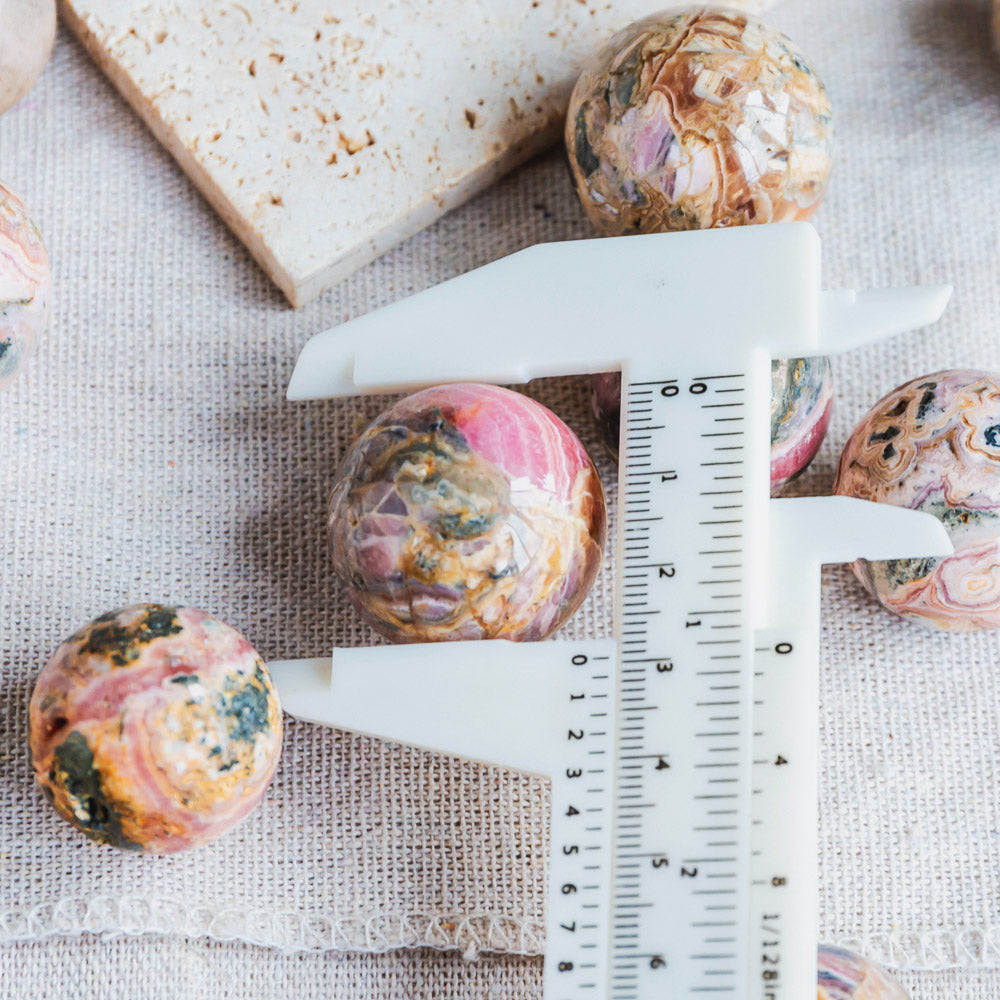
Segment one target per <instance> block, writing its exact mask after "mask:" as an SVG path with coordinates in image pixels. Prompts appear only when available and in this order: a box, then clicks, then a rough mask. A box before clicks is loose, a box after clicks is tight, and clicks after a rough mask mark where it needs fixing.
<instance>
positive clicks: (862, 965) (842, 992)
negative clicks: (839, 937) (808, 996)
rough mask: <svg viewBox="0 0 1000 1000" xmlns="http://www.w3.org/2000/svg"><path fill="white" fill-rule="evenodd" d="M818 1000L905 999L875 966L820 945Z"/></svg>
mask: <svg viewBox="0 0 1000 1000" xmlns="http://www.w3.org/2000/svg"><path fill="white" fill-rule="evenodd" d="M817 985H818V1000H908V998H907V996H906V994H905V993H904V992H903V988H902V987H901V986H900V985H899V983H897V982H895V981H894V980H892V979H890V978H889V977H888V976H887V975H886V974H885V973H884V972H883V971H882V970H881V969H880V968H879V967H878V966H877V965H874V964H873V963H871V962H869V961H867V960H866V959H864V958H861V956H860V955H855V954H854V953H853V952H850V951H847V950H846V949H844V948H833V947H831V946H830V945H820V949H819V976H818V983H817Z"/></svg>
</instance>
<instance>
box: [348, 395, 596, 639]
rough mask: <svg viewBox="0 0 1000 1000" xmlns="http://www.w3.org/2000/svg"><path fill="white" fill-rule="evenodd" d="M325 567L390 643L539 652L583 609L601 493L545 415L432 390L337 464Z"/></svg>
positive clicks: (518, 403) (379, 424)
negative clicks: (525, 644) (482, 643)
mask: <svg viewBox="0 0 1000 1000" xmlns="http://www.w3.org/2000/svg"><path fill="white" fill-rule="evenodd" d="M330 532H331V536H332V541H333V554H334V565H335V568H336V570H337V573H338V575H339V576H340V577H341V579H342V580H343V582H344V584H345V585H346V588H347V591H348V593H349V595H350V598H351V601H352V603H353V604H354V606H355V607H356V608H357V610H358V612H359V613H360V614H361V616H362V617H363V618H364V619H365V621H367V622H368V623H369V624H370V625H371V626H372V627H373V628H374V629H375V630H376V631H378V632H379V633H381V634H382V635H384V636H386V637H387V638H389V639H391V640H393V641H394V642H434V641H441V640H452V639H515V640H534V639H543V638H545V637H546V636H548V635H551V634H552V633H553V632H554V631H555V630H556V629H558V628H559V627H560V626H561V625H562V624H563V623H564V622H565V621H566V620H567V619H568V618H569V617H570V615H572V614H573V612H574V611H576V609H577V608H578V607H579V606H580V604H581V603H582V601H583V599H584V598H585V597H586V595H587V592H588V591H589V589H590V587H591V585H592V584H593V582H594V579H595V577H596V575H597V572H598V570H599V568H600V564H601V559H602V554H603V548H604V539H605V533H606V510H605V502H604V491H603V489H602V487H601V481H600V478H599V477H598V474H597V470H596V469H595V468H594V464H593V462H591V460H590V457H589V456H588V454H587V452H586V449H585V448H584V447H583V445H582V444H581V443H580V441H579V439H578V438H577V437H576V435H575V434H574V433H573V432H572V431H571V430H570V429H569V428H568V427H567V426H566V424H565V423H563V421H562V420H560V419H559V418H558V417H557V416H556V415H555V414H554V413H552V412H551V411H550V410H548V409H546V408H545V407H544V406H542V405H541V404H540V403H536V402H535V401H534V400H532V399H529V398H528V397H527V396H523V395H521V394H520V393H517V392H512V391H510V390H508V389H502V388H499V387H497V386H490V385H477V384H471V383H466V384H460V385H447V386H436V387H433V388H430V389H425V390H423V391H422V392H418V393H415V394H414V395H412V396H408V397H407V398H405V399H403V400H401V401H400V402H398V403H396V404H395V405H394V406H393V407H391V408H390V409H389V410H387V411H386V412H385V413H383V414H382V415H381V416H379V417H378V418H377V419H376V420H375V421H374V422H373V423H372V424H371V426H370V427H368V429H367V430H366V431H365V432H364V433H363V434H362V435H361V437H360V438H359V439H358V440H357V441H356V442H355V444H354V445H353V446H352V447H351V449H350V450H349V451H348V453H347V455H346V456H345V458H344V460H343V462H342V464H341V466H340V469H339V470H338V473H337V477H336V482H335V485H334V488H333V496H332V500H331V506H330Z"/></svg>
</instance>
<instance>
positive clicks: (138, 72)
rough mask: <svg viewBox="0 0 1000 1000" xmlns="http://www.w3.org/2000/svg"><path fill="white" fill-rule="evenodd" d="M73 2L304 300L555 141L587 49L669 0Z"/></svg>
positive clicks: (233, 218) (239, 231)
mask: <svg viewBox="0 0 1000 1000" xmlns="http://www.w3.org/2000/svg"><path fill="white" fill-rule="evenodd" d="M766 2H767V0H745V2H743V3H735V4H734V2H732V0H731V2H730V4H729V5H730V6H734V5H737V6H741V7H744V8H746V9H752V10H759V9H760V8H761V7H762V6H763V5H764V4H765V3H766ZM61 4H62V6H61V11H62V15H63V19H64V21H65V23H66V24H67V25H68V26H69V27H70V28H71V29H72V30H73V31H74V33H75V34H76V35H77V36H78V37H79V38H80V39H81V41H82V42H83V44H84V45H85V46H86V47H87V49H88V50H89V51H90V53H91V55H92V56H93V57H94V59H96V61H97V62H98V64H99V65H100V66H101V67H102V69H103V70H104V71H105V72H106V73H107V75H108V76H109V77H110V78H111V80H112V81H113V82H114V84H115V86H117V87H118V89H119V90H120V91H121V92H122V94H123V95H124V96H125V98H126V99H127V100H128V101H129V103H130V104H131V105H132V106H133V107H134V108H135V110H136V111H137V112H138V113H139V114H140V115H141V116H142V117H143V119H144V120H145V121H146V123H147V125H149V127H150V128H151V129H152V131H153V132H154V134H155V135H156V136H157V138H158V139H159V140H160V141H161V142H162V143H163V144H164V145H165V146H166V147H167V149H168V150H169V151H170V152H171V153H172V154H173V156H174V157H175V158H176V159H177V161H178V163H180V165H181V167H182V168H183V169H184V170H185V172H186V173H187V174H188V176H189V177H190V178H191V179H192V180H193V181H194V183H195V184H197V186H198V187H199V188H200V189H201V191H202V193H203V194H204V195H205V197H206V198H208V200H209V201H210V202H211V203H212V205H213V206H214V207H215V208H216V210H217V211H218V212H219V214H220V215H221V216H222V218H223V219H224V220H225V221H226V223H227V224H228V225H229V226H230V227H231V228H232V230H233V231H234V232H235V233H236V235H237V236H238V237H239V238H240V239H241V240H242V241H243V242H244V243H245V244H246V246H247V248H248V249H249V250H250V252H251V253H252V254H253V255H254V257H255V258H256V259H257V261H258V262H259V263H260V264H261V266H262V267H263V268H264V269H265V270H266V271H267V273H268V274H269V275H270V276H271V278H272V279H273V280H274V282H275V283H276V284H277V285H278V286H279V287H280V288H281V290H282V291H283V292H284V293H285V295H286V296H287V297H288V298H289V300H290V301H291V302H292V304H293V305H296V306H298V305H302V304H304V303H305V302H307V301H309V300H310V299H312V298H314V297H315V296H316V295H318V294H320V293H321V292H322V291H324V290H325V289H327V288H329V287H331V286H332V285H333V284H335V283H336V282H337V281H339V280H340V279H342V278H344V277H346V276H347V275H348V274H350V273H351V272H352V271H354V270H356V269H357V268H358V267H361V266H362V265H363V264H366V263H368V262H369V261H370V260H372V259H373V258H374V257H377V256H378V255H379V254H381V253H383V252H384V251H385V250H387V249H389V248H390V247H392V246H393V245H395V244H396V243H398V242H399V241H400V240H402V239H405V238H406V237H407V236H410V235H412V234H413V233H415V232H417V231H418V230H420V229H422V228H423V227H425V226H426V225H428V224H429V223H431V222H432V221H433V220H434V219H436V218H437V217H438V216H440V215H441V214H443V213H444V212H446V211H447V210H448V209H450V208H453V207H454V206H456V205H458V204H460V203H461V202H463V201H465V200H466V199H467V198H468V197H469V196H470V195H472V194H474V193H475V192H476V191H478V190H480V189H482V188H483V187H485V186H487V185H488V184H490V183H491V182H492V181H494V180H495V179H496V178H497V177H499V176H500V175H501V174H503V173H504V172H506V171H507V170H509V169H510V168H512V167H514V166H516V165H517V164H518V163H520V162H522V161H524V160H526V159H527V158H528V157H530V156H531V155H532V154H533V153H535V152H537V151H538V150H540V149H542V148H543V147H545V146H546V145H548V144H549V143H550V142H552V141H554V140H555V139H556V138H557V137H558V135H559V133H560V131H561V128H562V123H563V117H564V115H565V112H566V105H567V102H568V100H569V94H570V91H571V89H572V87H573V84H574V82H575V80H576V77H577V74H578V73H579V71H580V67H581V66H582V65H583V64H584V62H585V61H586V60H587V58H588V57H589V56H590V55H591V54H592V52H593V51H595V50H596V49H597V48H598V47H599V46H600V45H602V44H604V42H606V41H607V39H608V38H609V37H610V36H611V35H612V34H613V33H614V32H615V31H616V30H618V29H620V28H622V27H624V26H625V25H627V24H628V23H629V22H630V21H633V20H635V19H636V18H639V17H642V16H645V15H648V14H650V13H651V12H653V11H655V10H657V9H658V8H659V7H660V6H661V3H660V2H659V0H623V2H620V3H615V4H612V3H607V2H598V0H590V2H580V0H513V2H510V0H491V2H488V3H475V4H469V3H466V2H465V0H439V2H436V3H434V4H429V3H426V2H424V0H388V2H385V3H381V4H379V5H378V6H377V8H376V7H373V6H372V5H370V4H365V3H360V2H357V0H355V2H353V3H332V2H330V0H277V2H272V0H243V2H241V3H220V2H218V0H214V2H210V3H196V2H194V0H173V2H169V3H152V2H150V0H61Z"/></svg>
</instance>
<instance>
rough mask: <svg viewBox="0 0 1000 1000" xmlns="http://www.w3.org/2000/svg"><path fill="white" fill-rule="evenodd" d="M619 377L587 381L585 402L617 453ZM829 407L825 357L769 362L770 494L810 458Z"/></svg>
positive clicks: (830, 385)
mask: <svg viewBox="0 0 1000 1000" xmlns="http://www.w3.org/2000/svg"><path fill="white" fill-rule="evenodd" d="M621 392H622V380H621V373H620V372H602V373H601V374H600V375H595V376H594V377H593V381H592V383H591V397H590V398H591V407H592V409H593V411H594V417H595V419H596V420H597V425H598V428H599V430H600V432H601V437H602V438H603V440H604V442H605V444H606V445H607V446H608V449H609V451H610V452H611V454H612V455H614V457H615V458H617V457H618V438H619V434H620V422H621ZM832 409H833V375H832V373H831V371H830V362H829V360H828V359H827V358H785V359H782V360H779V361H772V362H771V496H777V495H778V494H779V493H780V492H781V491H782V489H784V487H785V486H786V485H787V484H788V483H789V482H790V481H791V480H792V479H794V478H795V477H796V476H797V475H798V474H799V473H800V472H802V470H803V469H805V467H806V466H807V465H808V464H809V463H810V462H811V461H812V460H813V457H814V456H815V455H816V452H817V451H818V450H819V446H820V445H821V444H822V443H823V437H824V436H825V434H826V430H827V427H829V426H830V412H831V410H832Z"/></svg>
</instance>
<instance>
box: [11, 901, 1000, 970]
mask: <svg viewBox="0 0 1000 1000" xmlns="http://www.w3.org/2000/svg"><path fill="white" fill-rule="evenodd" d="M80 934H99V935H104V936H119V935H141V934H156V935H177V936H181V937H189V938H210V939H212V940H215V941H230V942H231V941H239V942H243V943H246V944H254V945H261V946H264V947H269V948H276V949H278V950H280V951H285V952H324V951H360V952H376V953H377V952H385V951H391V950H394V949H397V948H437V949H439V950H448V951H461V952H462V954H463V956H464V957H465V958H467V959H469V960H472V959H475V958H476V957H477V956H478V955H479V953H480V952H490V951H492V952H502V953H504V954H514V955H531V956H534V955H541V954H542V952H543V950H544V942H545V928H544V927H543V926H542V925H541V924H540V923H538V922H537V921H531V920H524V919H521V918H518V917H512V916H509V915H508V914H499V913H405V914H399V913H395V914H386V913H376V914H358V915H355V916H351V917H333V916H324V915H318V916H309V915H306V914H303V913H300V912H298V911H294V910H283V911H282V910H264V909H259V910H246V909H243V908H238V907H224V906H220V907H213V906H208V905H200V906H191V905H190V904H188V903H184V902H182V901H179V900H176V899H170V898H167V897H155V896H154V897H144V898H141V897H135V896H126V897H112V896H92V897H89V898H83V897H78V898H71V899H64V900H61V901H59V902H56V903H46V904H40V905H37V906H32V907H12V908H8V909H5V910H0V945H4V944H15V943H18V942H34V941H41V940H44V939H45V938H49V937H56V936H61V937H70V936H75V935H80ZM834 943H836V944H838V945H841V946H843V947H845V948H849V949H850V950H851V951H856V952H859V953H860V954H862V955H865V956H866V957H868V958H870V959H873V960H874V961H876V962H878V963H879V964H880V965H884V966H887V967H889V968H905V969H909V970H913V971H927V972H938V971H943V970H946V969H962V968H967V969H968V968H980V969H982V968H1000V924H989V925H983V926H981V927H963V928H960V929H957V930H929V931H928V930H912V931H907V930H902V929H893V930H890V931H885V932H884V933H881V934H874V935H867V936H860V937H841V938H840V939H839V940H836V941H835V942H834Z"/></svg>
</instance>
